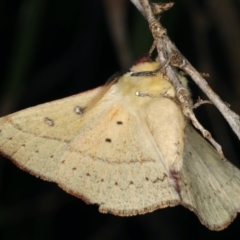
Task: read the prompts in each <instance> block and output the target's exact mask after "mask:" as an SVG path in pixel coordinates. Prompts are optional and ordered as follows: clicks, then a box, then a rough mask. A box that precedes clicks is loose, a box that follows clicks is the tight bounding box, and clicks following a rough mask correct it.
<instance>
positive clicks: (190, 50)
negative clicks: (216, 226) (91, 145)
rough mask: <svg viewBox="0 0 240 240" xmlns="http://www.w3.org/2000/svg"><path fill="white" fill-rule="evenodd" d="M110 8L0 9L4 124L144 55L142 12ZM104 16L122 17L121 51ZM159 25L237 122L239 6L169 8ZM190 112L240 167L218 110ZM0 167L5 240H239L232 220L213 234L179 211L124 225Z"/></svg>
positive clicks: (6, 5) (73, 1) (47, 4)
mask: <svg viewBox="0 0 240 240" xmlns="http://www.w3.org/2000/svg"><path fill="white" fill-rule="evenodd" d="M110 1H112V0H110ZM108 2H109V1H99V0H91V1H88V0H69V1H66V0H64V1H63V0H19V1H16V0H10V1H9V0H8V1H7V0H0V115H1V116H3V115H6V114H8V113H11V112H14V111H17V110H20V109H24V108H26V107H29V106H34V105H36V104H40V103H43V102H47V101H51V100H55V99H58V98H62V97H66V96H69V95H72V94H76V93H78V92H81V91H85V90H87V89H90V88H94V87H96V86H98V85H101V84H103V83H104V82H105V81H106V80H107V79H108V77H110V76H111V75H112V74H113V73H115V72H116V71H119V70H123V69H127V68H128V67H129V66H130V64H131V59H132V60H133V59H136V58H137V57H139V56H141V55H142V54H143V53H145V52H147V51H148V49H149V47H150V45H151V35H150V33H149V30H148V25H147V23H146V22H145V20H144V19H143V17H142V16H141V15H140V13H139V12H138V11H137V10H136V9H135V8H134V7H133V5H132V4H131V3H130V2H128V1H124V0H115V1H112V2H114V5H113V6H111V4H110V5H107V3H108ZM162 2H166V1H162ZM107 6H108V7H107ZM111 13H112V14H113V16H117V14H118V13H119V14H120V16H122V17H124V16H125V21H126V22H125V23H126V26H124V29H125V30H126V34H127V35H126V38H125V36H124V35H123V34H122V33H120V35H121V36H123V37H124V39H125V40H126V43H127V45H126V44H125V43H124V44H123V45H121V47H120V48H119V49H117V48H116V46H117V44H116V41H114V40H113V39H114V38H113V34H112V31H111V30H110V29H111V28H109V26H110V25H111V23H112V24H113V29H115V30H119V29H120V27H119V26H118V25H115V23H114V21H113V19H112V18H111ZM162 23H163V25H164V26H165V27H166V28H167V29H168V34H169V36H170V38H171V39H172V40H173V41H174V42H175V44H176V45H177V47H178V48H179V49H180V51H181V52H182V53H183V54H184V55H185V56H186V57H187V58H188V59H189V60H190V62H191V63H192V64H193V65H194V66H195V67H196V68H197V69H198V70H199V71H200V72H207V73H209V74H210V75H211V77H210V78H208V79H207V81H208V82H209V84H210V85H211V86H212V88H213V89H214V90H215V91H216V92H217V93H218V94H219V95H220V96H221V97H222V99H224V101H226V102H228V103H229V104H231V108H232V109H233V110H234V111H236V112H237V113H240V109H239V106H240V105H239V96H240V85H239V82H240V64H239V58H240V8H239V2H238V1H237V0H236V1H234V0H228V1H217V0H205V1H204V0H198V1H197V0H195V1H192V0H176V2H175V6H174V7H173V9H171V10H169V11H168V12H166V13H164V14H163V17H162ZM125 51H126V52H125ZM121 53H124V54H122V55H121ZM189 85H190V88H191V89H192V92H193V99H194V100H196V99H197V97H198V96H202V97H203V98H204V95H201V93H200V92H199V91H198V89H197V87H196V85H195V84H194V83H193V82H192V81H190V82H189ZM196 112H197V116H198V117H199V119H200V121H201V122H202V123H203V125H204V126H205V127H206V128H207V129H209V130H211V132H212V134H213V135H214V136H215V138H216V139H217V141H218V142H220V143H221V145H222V146H223V149H224V152H225V154H226V156H227V158H228V159H229V160H230V161H231V162H233V163H234V164H235V165H238V166H240V162H239V156H240V153H239V141H238V140H237V137H236V136H235V135H234V134H233V133H232V131H231V129H230V128H229V127H228V125H227V124H226V122H225V120H224V119H223V118H222V117H221V115H220V114H219V113H218V111H217V110H216V109H215V107H214V106H210V105H208V106H203V107H201V108H200V109H199V110H197V111H196ZM0 159H1V160H0V239H3V240H5V239H16V240H18V239H24V240H25V239H32V240H35V239H45V240H48V239H239V238H240V217H239V216H238V217H237V219H236V220H235V221H234V222H233V223H232V224H231V225H230V226H229V227H228V228H227V229H226V230H223V231H220V232H212V231H210V230H208V229H207V228H206V227H204V226H203V225H201V224H200V222H199V220H198V218H197V217H196V216H195V215H194V214H193V213H192V212H190V211H189V210H187V209H185V208H183V207H181V206H179V207H174V208H167V209H162V210H157V211H155V212H153V213H150V214H146V215H143V216H136V217H129V218H122V217H115V216H112V215H104V214H100V213H99V212H98V208H97V206H93V205H86V204H85V203H84V202H82V201H81V200H79V199H77V198H75V197H72V196H70V195H68V194H67V193H65V192H64V191H62V190H61V189H60V188H58V187H57V185H56V184H54V183H49V182H44V181H42V180H40V179H37V178H35V177H33V176H31V175H30V174H28V173H26V172H23V171H21V170H19V169H18V168H17V167H15V166H14V165H13V164H12V163H11V162H10V161H9V160H7V159H4V158H3V157H1V158H0Z"/></svg>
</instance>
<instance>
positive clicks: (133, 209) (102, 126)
mask: <svg viewBox="0 0 240 240" xmlns="http://www.w3.org/2000/svg"><path fill="white" fill-rule="evenodd" d="M97 92H98V90H93V91H90V92H86V93H82V94H79V95H76V96H74V97H70V98H65V99H63V100H58V101H55V102H51V103H46V104H43V105H39V106H37V107H33V108H29V109H26V110H23V111H20V112H18V113H15V114H12V115H9V116H7V117H4V118H2V119H1V120H0V151H1V153H3V154H4V155H6V156H7V157H9V158H10V159H12V160H13V161H14V162H15V163H16V164H17V165H19V166H20V167H21V168H23V169H26V170H28V171H30V172H31V173H33V174H35V175H37V176H40V177H42V178H44V179H46V180H50V181H54V182H56V183H58V184H59V186H60V187H62V188H63V189H65V190H66V191H67V192H69V193H71V194H73V195H75V196H77V197H80V198H82V199H83V200H85V201H86V202H89V203H96V204H98V205H100V208H99V210H100V211H101V212H110V213H113V214H116V215H122V216H129V215H136V214H143V213H146V212H150V211H153V210H155V209H157V208H163V207H167V206H174V205H176V204H179V202H180V199H179V195H178V193H177V192H176V191H175V189H174V187H173V186H172V184H171V182H170V181H169V176H168V175H169V173H168V171H167V170H166V168H165V166H164V164H163V162H164V159H163V157H162V156H161V153H160V152H159V151H158V148H157V146H156V143H155V141H154V139H153V137H152V135H151V133H150V131H149V129H148V127H147V126H146V124H145V122H144V121H143V120H142V119H141V117H140V115H139V114H138V113H137V111H136V108H134V107H133V108H131V105H130V104H129V103H128V102H125V100H124V99H123V97H121V96H119V93H118V92H117V90H116V87H115V85H113V86H112V87H111V89H109V91H108V92H107V93H106V94H105V95H104V96H103V97H102V98H101V100H100V101H99V102H98V103H97V104H96V105H95V106H94V107H92V108H90V109H89V110H88V111H86V113H84V114H82V115H78V114H76V112H74V107H75V106H80V107H82V106H85V104H87V103H88V101H89V100H90V99H91V98H92V97H93V96H94V95H95V94H97ZM46 118H47V119H48V120H49V119H50V120H51V121H52V122H51V121H50V122H49V121H47V122H46V121H45V120H46ZM51 123H53V124H51Z"/></svg>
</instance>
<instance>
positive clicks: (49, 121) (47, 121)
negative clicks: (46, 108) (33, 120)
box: [44, 117, 54, 126]
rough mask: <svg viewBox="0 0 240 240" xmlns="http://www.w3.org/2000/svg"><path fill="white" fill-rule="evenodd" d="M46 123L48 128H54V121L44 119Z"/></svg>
mask: <svg viewBox="0 0 240 240" xmlns="http://www.w3.org/2000/svg"><path fill="white" fill-rule="evenodd" d="M44 122H45V123H46V124H47V125H48V126H54V121H53V120H52V119H50V118H48V117H45V118H44Z"/></svg>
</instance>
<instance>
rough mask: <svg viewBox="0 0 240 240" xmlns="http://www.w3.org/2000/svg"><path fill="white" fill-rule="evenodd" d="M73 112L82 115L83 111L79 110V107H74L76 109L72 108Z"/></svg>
mask: <svg viewBox="0 0 240 240" xmlns="http://www.w3.org/2000/svg"><path fill="white" fill-rule="evenodd" d="M74 112H75V113H76V114H79V115H81V114H83V112H84V109H83V108H81V107H79V106H76V107H74Z"/></svg>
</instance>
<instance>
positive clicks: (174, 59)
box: [130, 0, 240, 139]
mask: <svg viewBox="0 0 240 240" xmlns="http://www.w3.org/2000/svg"><path fill="white" fill-rule="evenodd" d="M130 1H131V2H132V3H133V4H134V5H135V6H136V7H137V8H138V10H139V11H140V12H141V13H142V14H143V16H144V17H145V18H146V20H147V21H148V23H149V27H150V30H151V32H152V34H153V37H154V40H155V44H156V48H157V52H158V56H159V60H160V63H161V65H162V66H165V65H166V63H170V64H167V66H166V68H165V70H166V75H167V76H168V78H169V79H170V81H172V83H173V85H174V86H175V88H176V91H177V93H178V98H179V100H180V102H181V103H182V105H183V106H185V109H186V111H184V114H185V115H187V116H188V117H189V118H191V120H192V121H193V123H194V117H192V116H191V115H192V113H191V110H190V109H189V108H190V106H189V100H188V99H187V97H186V90H184V88H183V87H182V86H181V84H180V82H179V80H178V79H177V76H176V74H175V73H174V72H173V70H172V68H171V66H170V65H173V66H177V67H178V68H180V69H182V70H184V71H185V72H186V73H187V74H188V75H190V76H191V78H192V79H193V81H194V82H195V83H196V84H197V85H198V86H199V88H201V90H202V91H203V92H204V93H205V94H206V95H207V96H208V98H209V99H210V101H211V102H212V103H213V104H214V105H215V106H216V107H217V108H218V110H219V111H220V112H221V114H222V115H223V116H224V118H225V119H226V120H227V122H228V123H229V125H230V126H231V128H232V129H233V131H234V132H235V133H236V135H237V136H238V138H239V139H240V118H239V116H238V115H237V114H236V113H235V112H233V111H232V110H230V109H229V107H228V106H227V105H226V104H225V103H224V102H223V101H222V100H221V99H220V97H219V96H218V95H217V94H216V93H215V92H214V91H213V90H212V89H211V88H210V87H209V85H208V83H207V82H206V80H205V79H204V78H203V77H202V76H201V74H200V73H199V72H198V71H197V70H196V69H195V68H194V67H193V66H192V65H191V64H190V63H189V62H188V60H187V59H186V58H185V57H184V56H183V55H182V54H181V53H180V52H179V50H178V49H177V48H176V46H175V45H174V44H173V42H172V41H171V40H170V39H169V37H168V36H167V34H166V30H165V29H164V28H163V27H162V25H161V24H160V23H159V21H158V20H157V18H156V17H155V16H154V14H153V10H152V7H151V4H150V3H149V1H148V0H130ZM189 111H190V112H189ZM190 113H191V114H190ZM194 125H195V124H194ZM202 133H203V132H202ZM203 135H204V133H203Z"/></svg>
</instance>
